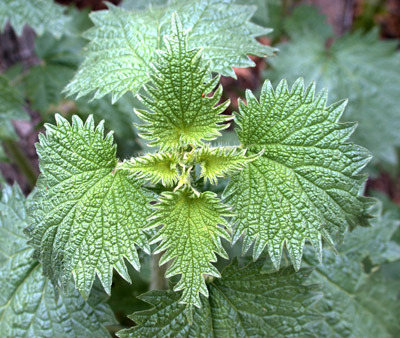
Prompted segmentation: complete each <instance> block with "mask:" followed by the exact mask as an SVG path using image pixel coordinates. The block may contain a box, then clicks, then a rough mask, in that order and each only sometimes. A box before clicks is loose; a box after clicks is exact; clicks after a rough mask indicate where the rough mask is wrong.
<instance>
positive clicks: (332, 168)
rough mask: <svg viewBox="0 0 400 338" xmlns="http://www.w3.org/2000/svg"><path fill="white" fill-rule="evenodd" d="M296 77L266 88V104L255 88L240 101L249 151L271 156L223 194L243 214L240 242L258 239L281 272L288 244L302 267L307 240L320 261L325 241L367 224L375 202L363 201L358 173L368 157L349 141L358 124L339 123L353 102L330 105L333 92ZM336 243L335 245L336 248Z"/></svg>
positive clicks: (257, 247)
mask: <svg viewBox="0 0 400 338" xmlns="http://www.w3.org/2000/svg"><path fill="white" fill-rule="evenodd" d="M314 92H315V85H314V84H312V85H311V86H309V87H308V88H307V89H306V90H305V91H304V84H303V80H302V79H299V80H297V81H296V82H295V83H294V85H293V87H292V90H291V91H290V92H289V90H288V87H287V83H286V81H282V82H281V83H280V84H279V86H278V87H277V88H276V90H275V91H274V89H273V88H272V85H271V83H270V82H269V81H266V82H265V83H264V86H263V88H262V91H261V97H260V101H257V99H256V98H255V97H254V96H253V94H252V93H251V92H250V91H248V92H247V93H246V101H247V105H245V104H244V103H243V102H242V101H241V102H240V104H239V110H240V114H239V115H238V116H237V123H238V125H239V130H238V135H239V139H240V141H241V142H242V144H243V146H244V147H246V148H248V154H252V153H253V154H254V153H257V152H259V151H261V150H263V151H264V154H263V155H262V156H261V157H259V158H258V159H257V160H255V161H253V162H251V163H249V165H248V167H247V168H246V169H245V170H243V171H241V172H240V173H239V174H238V175H236V176H234V177H232V180H231V182H230V183H229V184H228V186H227V188H226V190H225V192H224V196H227V202H228V204H232V205H233V207H234V212H235V213H236V214H237V216H236V217H235V220H234V222H235V223H236V227H235V230H234V236H233V240H234V241H237V240H238V239H239V237H240V236H241V235H242V234H243V233H244V234H245V237H244V245H243V250H244V251H247V250H248V249H249V247H250V246H251V244H252V243H253V242H254V250H253V256H254V257H255V258H257V257H258V256H259V255H260V254H261V252H262V251H263V249H264V247H265V246H266V245H268V251H269V254H270V256H271V259H272V261H273V263H274V265H275V267H276V268H279V264H280V261H281V255H282V249H283V246H284V245H286V247H287V249H288V251H289V255H290V258H291V260H292V263H293V265H294V267H295V268H296V269H299V267H300V263H301V257H302V251H303V246H304V242H305V240H306V239H308V240H310V241H311V243H312V244H313V246H314V248H315V251H316V254H317V255H318V257H321V245H322V243H321V237H322V236H323V237H324V238H325V239H327V240H328V241H329V242H331V239H330V236H329V235H330V234H336V233H338V234H339V235H341V234H343V232H344V231H345V230H346V228H347V226H350V227H354V226H355V225H357V224H366V223H367V222H366V219H365V218H366V217H367V216H368V213H367V211H368V208H369V207H370V202H369V200H368V199H367V198H365V197H361V196H359V194H360V192H362V190H363V185H364V181H365V177H364V176H361V175H357V173H358V172H359V171H360V170H361V169H362V168H363V167H364V166H365V165H366V164H367V163H368V161H369V160H370V156H369V154H368V152H367V151H366V150H365V149H364V148H361V147H359V146H357V145H355V144H352V143H346V140H347V139H348V137H349V136H350V135H351V133H352V132H353V131H354V129H355V124H354V123H338V120H339V118H340V116H341V115H342V113H343V110H344V108H345V106H346V102H345V101H342V102H338V103H335V104H333V105H331V106H329V107H326V101H327V93H326V91H322V92H321V93H320V94H319V95H317V96H315V97H314ZM331 244H332V243H331Z"/></svg>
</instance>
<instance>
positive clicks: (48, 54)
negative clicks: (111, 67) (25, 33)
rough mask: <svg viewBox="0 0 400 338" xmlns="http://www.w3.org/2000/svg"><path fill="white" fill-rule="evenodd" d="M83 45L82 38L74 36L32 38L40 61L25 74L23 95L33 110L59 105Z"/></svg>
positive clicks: (44, 111) (42, 109)
mask: <svg viewBox="0 0 400 338" xmlns="http://www.w3.org/2000/svg"><path fill="white" fill-rule="evenodd" d="M83 45H84V40H83V39H81V38H79V37H75V36H63V37H62V38H61V39H59V40H57V39H55V38H53V37H52V36H50V35H49V34H45V35H43V36H42V37H39V38H37V39H36V40H35V49H36V54H37V56H38V57H39V58H40V59H41V64H39V65H37V66H33V67H31V68H30V69H29V72H28V74H27V76H26V77H25V83H26V85H25V89H26V94H27V96H28V98H29V100H30V101H31V103H32V107H33V108H34V109H36V110H37V111H39V112H41V113H42V114H44V113H46V111H47V110H48V108H49V106H50V105H51V104H52V105H58V103H59V102H60V101H61V99H62V98H63V95H62V94H61V92H62V90H63V88H64V87H65V86H66V85H67V84H68V82H69V81H70V80H71V79H72V77H73V75H74V73H75V71H76V69H77V68H78V65H79V63H80V59H81V58H80V50H81V49H82V47H83Z"/></svg>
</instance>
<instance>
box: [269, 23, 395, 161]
mask: <svg viewBox="0 0 400 338" xmlns="http://www.w3.org/2000/svg"><path fill="white" fill-rule="evenodd" d="M313 18H314V17H313ZM298 26H299V24H298V25H297V26H296V27H298ZM319 26H320V25H319ZM321 31H322V29H315V23H313V29H312V30H310V31H308V32H304V34H302V35H299V36H297V35H296V36H294V37H293V40H292V41H291V42H289V43H287V44H284V45H282V46H280V49H281V54H280V57H279V58H276V59H274V60H272V59H271V61H270V62H271V63H272V66H273V71H269V72H267V73H266V74H265V76H266V77H268V78H269V79H271V80H273V81H276V82H278V81H280V79H282V78H286V79H288V81H294V80H295V79H297V78H298V77H299V76H305V78H306V80H307V82H308V81H313V80H316V81H318V84H319V85H320V86H322V87H327V88H329V94H330V96H331V98H332V99H333V100H338V99H340V98H344V97H347V98H349V106H348V108H347V109H346V113H345V115H344V118H345V119H346V120H347V121H357V122H358V123H359V127H358V128H357V130H356V132H355V133H354V135H353V136H352V138H353V139H354V141H355V142H357V143H359V144H361V145H363V146H364V147H366V148H368V149H369V150H370V151H371V153H372V154H373V155H374V160H375V161H384V162H389V163H396V161H397V155H396V152H395V147H396V146H400V133H399V132H398V131H399V130H400V119H399V116H400V106H399V104H398V97H399V96H400V87H399V86H397V85H395V84H396V83H399V81H400V53H398V51H396V48H397V42H395V41H393V42H391V41H382V40H380V39H379V36H378V35H379V34H378V32H377V31H372V32H370V33H368V34H362V33H361V32H355V33H351V34H350V33H349V34H347V35H345V36H343V37H341V38H338V39H337V40H335V41H334V42H333V44H332V45H331V46H330V47H328V48H327V47H326V46H327V44H326V40H325V37H326V35H324V36H320V34H319V33H320V32H321ZM294 58H295V59H296V62H293V59H294Z"/></svg>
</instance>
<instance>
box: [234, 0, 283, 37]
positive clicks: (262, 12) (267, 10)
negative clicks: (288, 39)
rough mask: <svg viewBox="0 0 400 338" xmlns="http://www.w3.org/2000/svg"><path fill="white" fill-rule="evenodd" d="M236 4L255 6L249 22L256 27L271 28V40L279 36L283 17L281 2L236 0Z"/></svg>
mask: <svg viewBox="0 0 400 338" xmlns="http://www.w3.org/2000/svg"><path fill="white" fill-rule="evenodd" d="M236 3H238V4H243V5H254V6H256V8H257V10H256V11H255V12H254V16H253V17H252V18H251V21H252V22H254V23H256V24H257V25H261V26H267V27H273V29H274V30H273V31H272V32H271V33H270V34H269V35H270V36H271V37H272V38H277V37H279V36H280V34H281V33H282V23H283V15H284V8H283V6H282V0H236Z"/></svg>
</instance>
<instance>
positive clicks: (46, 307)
mask: <svg viewBox="0 0 400 338" xmlns="http://www.w3.org/2000/svg"><path fill="white" fill-rule="evenodd" d="M0 196H1V200H0V336H1V337H4V338H14V337H15V338H17V337H18V338H19V337H43V338H53V337H57V338H58V337H60V338H75V337H76V338H78V337H93V338H104V337H110V335H109V333H108V331H107V329H106V328H105V326H106V325H114V324H115V323H116V320H115V318H114V315H113V313H112V311H111V309H110V308H109V306H108V305H107V304H106V300H107V299H106V298H107V297H104V296H105V293H104V292H102V291H101V290H99V289H97V288H96V289H94V290H93V292H92V294H91V295H90V298H89V299H88V301H87V302H85V301H84V300H83V298H82V297H81V296H80V294H79V292H78V291H77V290H75V288H74V285H73V283H70V284H69V285H68V293H67V294H64V293H59V294H58V296H56V292H55V291H54V286H53V285H52V283H51V282H50V280H49V279H48V278H46V277H44V276H43V275H42V267H41V265H40V264H39V262H38V261H37V260H36V259H33V258H32V253H33V249H32V248H31V247H30V246H29V245H28V244H27V243H26V242H27V238H25V236H24V234H23V229H24V228H25V227H26V226H27V225H28V224H29V218H28V217H27V210H28V209H29V201H26V199H25V197H24V195H23V194H22V192H21V190H20V189H19V187H18V186H14V187H10V186H5V187H4V188H3V189H2V191H0Z"/></svg>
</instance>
